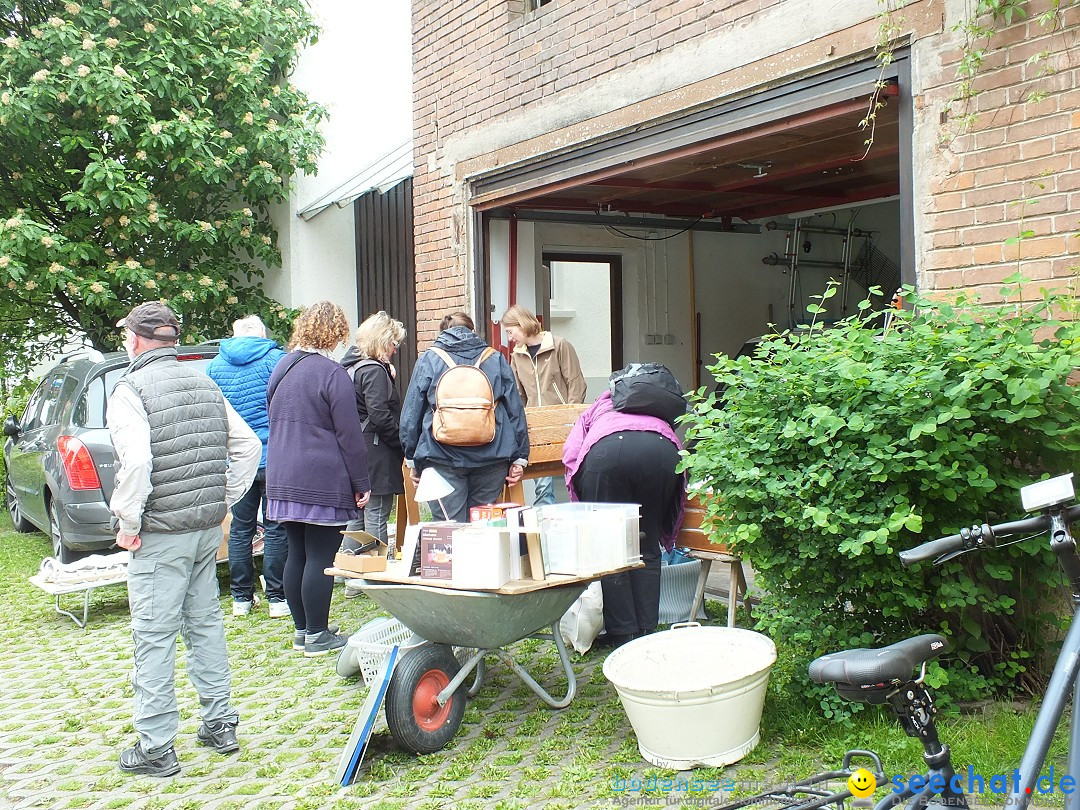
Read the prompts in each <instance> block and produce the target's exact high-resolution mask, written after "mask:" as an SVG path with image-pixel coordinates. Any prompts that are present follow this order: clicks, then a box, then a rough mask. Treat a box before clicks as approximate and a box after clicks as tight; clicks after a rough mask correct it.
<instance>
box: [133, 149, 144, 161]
mask: <svg viewBox="0 0 1080 810" xmlns="http://www.w3.org/2000/svg"><path fill="white" fill-rule="evenodd" d="M135 159H136V160H146V151H145V150H143V149H140V150H139V151H138V152H136V153H135Z"/></svg>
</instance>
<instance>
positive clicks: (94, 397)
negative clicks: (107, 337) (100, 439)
mask: <svg viewBox="0 0 1080 810" xmlns="http://www.w3.org/2000/svg"><path fill="white" fill-rule="evenodd" d="M189 358H190V359H189ZM180 359H181V360H183V361H184V365H186V366H189V367H190V368H197V369H199V371H203V372H205V371H206V367H207V366H208V365H210V359H211V358H209V357H204V356H192V355H186V356H184V355H182V356H181V358H180ZM126 370H127V366H120V367H118V368H113V369H109V370H108V371H105V372H104V373H99V374H97V375H96V376H94V377H93V378H92V379H91V380H90V381H89V382H87V384H86V388H85V390H84V391H83V393H82V396H81V397H79V401H78V403H77V404H76V405H75V410H74V411H73V412H72V416H71V421H72V422H73V423H74V424H75V425H77V426H79V427H85V428H103V427H106V424H105V409H106V407H107V405H108V401H109V395H110V394H112V391H113V389H114V388H115V387H116V383H117V382H118V381H119V380H120V378H121V377H122V376H123V374H124V372H125V371H126Z"/></svg>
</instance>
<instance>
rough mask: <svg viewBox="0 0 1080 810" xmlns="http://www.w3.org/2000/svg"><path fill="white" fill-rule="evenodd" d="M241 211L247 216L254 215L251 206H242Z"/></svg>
mask: <svg viewBox="0 0 1080 810" xmlns="http://www.w3.org/2000/svg"><path fill="white" fill-rule="evenodd" d="M240 213H242V214H243V215H244V216H245V217H250V216H252V213H251V209H250V208H241V209H240Z"/></svg>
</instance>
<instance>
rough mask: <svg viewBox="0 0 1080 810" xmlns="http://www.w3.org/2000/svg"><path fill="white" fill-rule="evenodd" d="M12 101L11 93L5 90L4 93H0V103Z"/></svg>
mask: <svg viewBox="0 0 1080 810" xmlns="http://www.w3.org/2000/svg"><path fill="white" fill-rule="evenodd" d="M10 103H11V93H8V92H7V91H4V92H3V93H0V104H10Z"/></svg>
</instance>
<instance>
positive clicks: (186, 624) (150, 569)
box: [128, 526, 237, 757]
mask: <svg viewBox="0 0 1080 810" xmlns="http://www.w3.org/2000/svg"><path fill="white" fill-rule="evenodd" d="M220 543H221V528H220V527H218V526H213V527H212V528H209V529H205V530H203V531H197V532H186V533H182V534H158V533H153V532H144V533H143V534H142V547H141V548H139V549H138V550H137V551H135V552H133V553H132V555H131V562H130V563H129V564H128V602H129V604H130V605H131V636H132V638H133V639H134V641H135V668H134V671H133V673H132V678H131V680H132V685H133V686H134V687H135V720H134V723H135V730H136V731H137V732H139V737H140V739H141V741H142V748H143V751H145V752H146V753H147V754H148V755H149V756H150V757H156V756H157V755H158V754H160V753H161V752H163V751H164V750H165V749H167V748H168V747H169V746H171V745H172V744H173V741H174V740H175V739H176V735H177V732H178V730H179V725H180V715H179V712H178V710H177V705H176V689H175V674H176V635H177V633H180V634H181V635H182V636H183V639H184V645H185V646H186V647H187V651H188V654H187V672H188V677H189V678H190V679H191V683H192V684H193V685H194V686H195V690H196V691H197V692H198V693H199V702H200V704H202V710H201V714H202V718H203V720H204V721H206V722H208V723H214V722H221V721H235V720H236V719H237V714H236V712H235V711H233V709H232V707H231V706H230V705H229V681H230V678H229V660H228V656H227V654H226V651H225V625H224V620H223V618H222V614H221V604H220V602H219V601H218V584H217V572H216V561H215V558H216V556H217V550H218V545H219V544H220Z"/></svg>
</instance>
